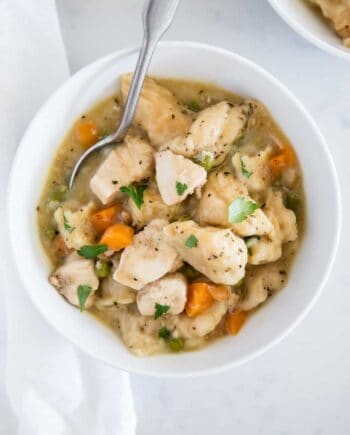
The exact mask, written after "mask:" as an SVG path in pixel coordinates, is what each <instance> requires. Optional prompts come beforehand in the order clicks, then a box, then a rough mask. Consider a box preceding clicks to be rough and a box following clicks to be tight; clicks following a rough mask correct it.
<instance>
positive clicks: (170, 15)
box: [68, 0, 180, 189]
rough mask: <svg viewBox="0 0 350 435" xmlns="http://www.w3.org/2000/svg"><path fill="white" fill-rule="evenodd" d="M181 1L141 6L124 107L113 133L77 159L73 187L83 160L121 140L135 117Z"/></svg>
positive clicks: (155, 0) (156, 1)
mask: <svg viewBox="0 0 350 435" xmlns="http://www.w3.org/2000/svg"><path fill="white" fill-rule="evenodd" d="M179 2H180V0H146V1H145V5H144V9H143V15H142V16H143V30H144V32H143V33H144V35H143V41H142V46H141V51H140V54H139V58H138V60H137V64H136V68H135V72H134V76H133V78H132V81H131V85H130V89H129V94H128V97H127V99H126V103H125V107H124V110H123V113H122V116H121V119H120V122H119V126H118V128H117V131H116V132H115V133H112V134H110V135H109V136H106V137H104V138H103V139H101V140H100V141H98V142H97V143H96V144H95V145H93V146H91V147H90V148H89V149H87V150H86V151H85V153H83V154H82V155H81V156H80V158H79V159H78V161H77V162H76V164H75V166H74V168H73V171H72V173H71V176H70V179H69V182H68V186H69V189H72V187H73V183H74V179H75V176H76V175H77V173H78V171H79V169H80V166H81V165H82V163H83V162H84V160H85V159H86V158H87V157H88V156H90V155H91V154H92V153H94V152H95V151H96V150H98V149H100V148H102V147H104V146H107V145H110V144H111V143H113V142H121V141H122V140H123V139H124V137H125V135H126V133H127V131H128V129H129V127H130V124H131V122H132V120H133V118H134V115H135V111H136V107H137V102H138V100H139V97H140V93H141V90H142V86H143V82H144V80H145V76H146V72H147V69H148V66H149V64H150V62H151V59H152V55H153V52H154V49H155V48H156V46H157V43H158V41H159V39H160V38H161V36H162V35H163V33H164V32H165V31H166V30H167V29H168V27H169V26H170V24H171V22H172V21H173V19H174V16H175V12H176V9H177V7H178V5H179Z"/></svg>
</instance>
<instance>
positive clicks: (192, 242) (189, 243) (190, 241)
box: [185, 234, 198, 248]
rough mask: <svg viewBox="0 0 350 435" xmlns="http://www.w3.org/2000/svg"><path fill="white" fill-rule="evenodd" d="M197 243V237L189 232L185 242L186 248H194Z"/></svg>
mask: <svg viewBox="0 0 350 435" xmlns="http://www.w3.org/2000/svg"><path fill="white" fill-rule="evenodd" d="M197 245H198V239H197V237H196V236H194V235H193V234H191V235H190V236H189V237H188V239H187V240H186V242H185V246H187V248H195V247H196V246H197Z"/></svg>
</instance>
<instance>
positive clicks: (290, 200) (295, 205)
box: [285, 191, 301, 212]
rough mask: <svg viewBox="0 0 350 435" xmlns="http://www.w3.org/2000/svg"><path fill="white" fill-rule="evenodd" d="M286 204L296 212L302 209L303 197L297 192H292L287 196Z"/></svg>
mask: <svg viewBox="0 0 350 435" xmlns="http://www.w3.org/2000/svg"><path fill="white" fill-rule="evenodd" d="M285 203H286V207H287V208H289V209H291V210H293V211H295V212H296V211H298V209H299V208H300V205H301V197H300V195H299V194H298V193H297V192H293V191H290V192H288V193H287V195H286V199H285Z"/></svg>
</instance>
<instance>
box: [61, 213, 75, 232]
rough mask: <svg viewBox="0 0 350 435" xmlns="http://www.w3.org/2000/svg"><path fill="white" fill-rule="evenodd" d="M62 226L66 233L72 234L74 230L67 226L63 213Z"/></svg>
mask: <svg viewBox="0 0 350 435" xmlns="http://www.w3.org/2000/svg"><path fill="white" fill-rule="evenodd" d="M63 225H64V229H65V230H66V231H67V232H68V233H72V232H73V231H74V230H75V228H74V227H72V226H71V225H70V224H69V222H68V219H67V218H66V215H65V214H64V213H63Z"/></svg>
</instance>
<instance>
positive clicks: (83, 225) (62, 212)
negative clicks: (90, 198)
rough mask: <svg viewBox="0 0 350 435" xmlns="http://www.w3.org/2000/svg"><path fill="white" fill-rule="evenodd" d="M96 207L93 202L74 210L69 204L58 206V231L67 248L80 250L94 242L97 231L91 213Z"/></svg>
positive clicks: (56, 213)
mask: <svg viewBox="0 0 350 435" xmlns="http://www.w3.org/2000/svg"><path fill="white" fill-rule="evenodd" d="M94 208H95V204H94V203H93V202H89V203H88V204H87V205H84V206H81V207H75V209H76V210H72V209H71V208H69V207H68V206H67V205H63V206H62V207H58V209H57V210H56V211H55V214H54V218H55V221H56V223H57V228H58V231H59V232H60V235H61V236H62V238H63V240H64V242H65V244H66V246H67V248H69V249H75V250H78V249H80V248H81V247H82V246H84V245H89V244H91V243H93V242H94V239H95V231H94V229H93V227H92V224H91V221H90V215H91V213H92V212H93V210H94Z"/></svg>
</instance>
